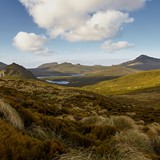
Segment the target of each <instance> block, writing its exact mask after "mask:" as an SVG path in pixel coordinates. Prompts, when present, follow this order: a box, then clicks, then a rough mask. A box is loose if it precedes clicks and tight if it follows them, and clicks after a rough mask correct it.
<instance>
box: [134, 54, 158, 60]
mask: <svg viewBox="0 0 160 160" xmlns="http://www.w3.org/2000/svg"><path fill="white" fill-rule="evenodd" d="M136 60H140V61H141V60H159V59H157V58H153V57H149V56H147V55H140V56H139V57H137V58H136Z"/></svg>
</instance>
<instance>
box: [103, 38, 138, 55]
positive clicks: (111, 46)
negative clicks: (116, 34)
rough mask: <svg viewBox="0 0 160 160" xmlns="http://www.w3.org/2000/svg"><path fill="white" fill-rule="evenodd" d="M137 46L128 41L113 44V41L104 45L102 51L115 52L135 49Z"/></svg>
mask: <svg viewBox="0 0 160 160" xmlns="http://www.w3.org/2000/svg"><path fill="white" fill-rule="evenodd" d="M134 46H135V45H134V44H131V43H128V42H126V41H119V42H113V41H111V40H108V41H105V42H104V43H103V45H102V49H104V50H106V51H107V52H115V51H119V50H123V49H127V48H133V47H134Z"/></svg>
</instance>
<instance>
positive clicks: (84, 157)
mask: <svg viewBox="0 0 160 160" xmlns="http://www.w3.org/2000/svg"><path fill="white" fill-rule="evenodd" d="M0 91H1V92H0V97H1V98H0V141H1V143H0V148H1V151H0V157H1V159H4V160H5V159H14V160H19V159H23V160H35V159H43V160H49V159H57V160H69V159H73V160H79V159H80V160H115V159H124V158H125V159H128V160H129V159H130V160H133V159H143V160H159V158H160V157H159V156H160V154H159V153H160V147H159V146H160V142H159V129H160V125H159V122H160V117H159V109H158V108H153V107H151V106H150V107H147V109H146V108H145V107H146V106H145V107H144V105H143V104H142V105H139V103H136V105H135V104H134V102H132V101H131V102H130V101H128V100H126V99H123V98H119V99H118V98H114V97H106V96H102V95H98V94H95V93H92V92H86V91H82V90H75V89H74V90H73V89H66V88H64V87H58V86H56V85H51V84H47V83H44V82H41V81H37V80H22V79H19V80H17V79H16V80H9V79H0ZM153 122H154V123H153ZM30 148H32V149H30Z"/></svg>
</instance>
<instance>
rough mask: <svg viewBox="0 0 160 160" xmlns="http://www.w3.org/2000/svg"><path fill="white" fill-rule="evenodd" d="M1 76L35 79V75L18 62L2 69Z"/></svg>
mask: <svg viewBox="0 0 160 160" xmlns="http://www.w3.org/2000/svg"><path fill="white" fill-rule="evenodd" d="M0 77H1V78H24V79H35V76H34V75H33V74H32V73H31V72H30V71H28V70H26V69H25V68H24V67H23V66H20V65H18V64H16V63H12V64H11V65H8V66H6V67H5V68H4V69H2V70H1V71H0Z"/></svg>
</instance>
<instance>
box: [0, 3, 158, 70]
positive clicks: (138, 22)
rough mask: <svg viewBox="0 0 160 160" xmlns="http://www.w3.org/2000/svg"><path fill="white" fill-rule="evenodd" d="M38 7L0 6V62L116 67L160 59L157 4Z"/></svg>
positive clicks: (15, 4) (51, 5) (29, 4)
mask: <svg viewBox="0 0 160 160" xmlns="http://www.w3.org/2000/svg"><path fill="white" fill-rule="evenodd" d="M36 1H37V0H35V3H34V4H33V1H32V0H31V1H29V0H20V1H18V0H1V1H0V57H1V58H0V61H1V62H5V63H7V64H9V63H12V62H16V63H19V64H21V65H24V66H26V67H36V66H38V65H40V64H42V63H46V62H66V61H67V62H72V63H81V64H88V65H93V64H102V65H112V64H118V63H120V62H123V61H127V60H130V59H134V58H135V57H137V56H139V55H140V54H146V55H149V56H153V57H157V58H160V45H159V42H160V19H159V14H160V13H159V12H160V1H158V0H152V1H147V2H144V0H135V2H133V4H132V2H131V1H130V0H123V1H125V2H126V3H125V2H124V4H123V6H122V5H121V4H118V3H120V1H122V0H119V1H118V0H117V2H116V1H115V3H114V4H113V3H112V2H111V0H99V1H97V2H99V3H97V2H96V0H93V1H94V3H95V4H94V3H92V2H87V4H86V3H85V1H84V0H81V1H80V0H77V1H75V0H74V1H73V0H59V1H58V0H46V1H44V0H39V1H41V2H44V3H43V4H41V6H40V5H39V3H37V2H38V1H37V2H36ZM128 1H130V3H129V4H128ZM59 2H60V4H59ZM66 2H68V3H70V2H71V4H72V5H68V4H66ZM74 2H76V3H74ZM83 2H84V3H83ZM106 2H110V3H106ZM36 3H37V4H36ZM116 3H117V4H116ZM97 4H98V5H99V6H98V7H97ZM101 4H102V5H101ZM125 4H126V6H125ZM55 6H56V7H57V8H55ZM95 6H96V7H95ZM117 6H118V7H117ZM47 7H48V8H47ZM60 10H62V11H64V12H60ZM133 19H134V20H133ZM112 24H114V25H113V26H112V27H109V26H111V25H112ZM96 27H97V28H98V29H97V28H96ZM102 29H103V30H102ZM103 31H104V32H103ZM24 44H25V45H24Z"/></svg>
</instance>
